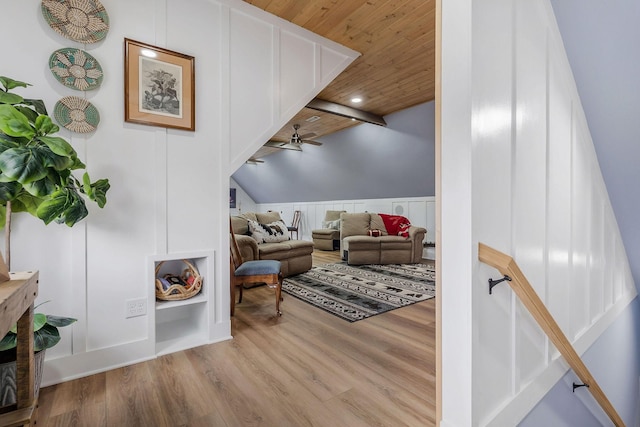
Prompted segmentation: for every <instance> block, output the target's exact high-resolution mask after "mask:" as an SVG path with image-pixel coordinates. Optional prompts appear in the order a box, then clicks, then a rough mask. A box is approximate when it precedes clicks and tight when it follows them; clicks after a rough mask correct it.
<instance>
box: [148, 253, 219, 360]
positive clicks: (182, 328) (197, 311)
mask: <svg viewBox="0 0 640 427" xmlns="http://www.w3.org/2000/svg"><path fill="white" fill-rule="evenodd" d="M183 260H188V261H189V262H190V263H191V264H192V265H193V266H194V267H195V268H196V269H197V270H198V274H199V275H200V276H201V277H202V289H201V291H200V292H199V293H198V294H196V295H194V296H193V297H191V298H187V299H183V300H177V301H164V300H158V299H156V297H155V286H156V285H155V279H156V277H164V275H165V274H174V275H181V274H182V272H183V271H184V269H185V268H187V264H185V262H184V261H183ZM213 260H214V254H213V252H190V253H180V254H169V255H163V256H152V257H150V258H149V268H150V280H149V289H150V292H151V294H152V298H153V300H154V301H155V302H154V304H153V306H154V308H155V309H154V310H153V319H154V320H153V325H152V326H153V329H154V332H155V350H156V354H158V355H162V354H168V353H173V352H176V351H180V350H185V349H187V348H191V347H196V346H199V345H203V344H207V343H208V337H209V329H210V327H211V326H210V325H211V318H210V314H209V313H210V312H211V310H210V304H213V298H212V297H213V295H214V292H213V286H214V268H213V265H214V264H213Z"/></svg>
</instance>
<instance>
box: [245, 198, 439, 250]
mask: <svg viewBox="0 0 640 427" xmlns="http://www.w3.org/2000/svg"><path fill="white" fill-rule="evenodd" d="M257 208H258V209H257V210H258V211H259V212H266V211H268V210H273V211H277V212H280V216H281V217H282V219H283V220H284V221H285V222H286V223H287V224H291V219H292V218H293V212H294V211H296V210H299V211H300V213H301V215H300V239H304V240H311V231H312V230H315V229H317V228H322V221H323V220H324V215H325V212H326V211H328V210H334V211H340V210H344V211H347V212H365V211H366V212H376V213H387V214H392V215H402V216H404V217H406V218H407V219H409V221H411V224H413V225H416V226H419V227H424V228H426V229H427V234H426V236H425V242H428V243H432V242H435V224H436V217H435V211H436V200H435V197H432V196H431V197H410V198H406V197H405V198H387V199H356V200H333V201H318V202H300V203H262V204H259V205H257Z"/></svg>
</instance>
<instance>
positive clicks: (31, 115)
mask: <svg viewBox="0 0 640 427" xmlns="http://www.w3.org/2000/svg"><path fill="white" fill-rule="evenodd" d="M14 107H16V110H18V111H20V112H21V113H22V114H24V115H25V116H27V119H29V123H35V122H36V120H37V119H38V112H37V111H35V110H34V109H32V108H30V107H27V106H25V105H14Z"/></svg>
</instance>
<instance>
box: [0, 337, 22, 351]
mask: <svg viewBox="0 0 640 427" xmlns="http://www.w3.org/2000/svg"><path fill="white" fill-rule="evenodd" d="M17 343H18V336H17V335H16V334H12V333H9V334H7V335H5V336H4V338H2V341H0V351H4V350H11V349H12V348H15V347H16V344H17Z"/></svg>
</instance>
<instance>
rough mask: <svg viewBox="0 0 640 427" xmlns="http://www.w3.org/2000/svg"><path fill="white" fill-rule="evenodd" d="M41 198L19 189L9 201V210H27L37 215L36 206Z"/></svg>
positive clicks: (40, 201)
mask: <svg viewBox="0 0 640 427" xmlns="http://www.w3.org/2000/svg"><path fill="white" fill-rule="evenodd" d="M42 200H43V199H42V198H40V197H36V196H33V195H31V194H29V193H27V192H26V191H21V192H20V194H19V195H18V197H17V198H16V199H14V200H13V201H11V210H12V211H13V212H29V213H30V214H31V215H33V216H35V217H37V216H38V215H37V212H38V206H40V203H42Z"/></svg>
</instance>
